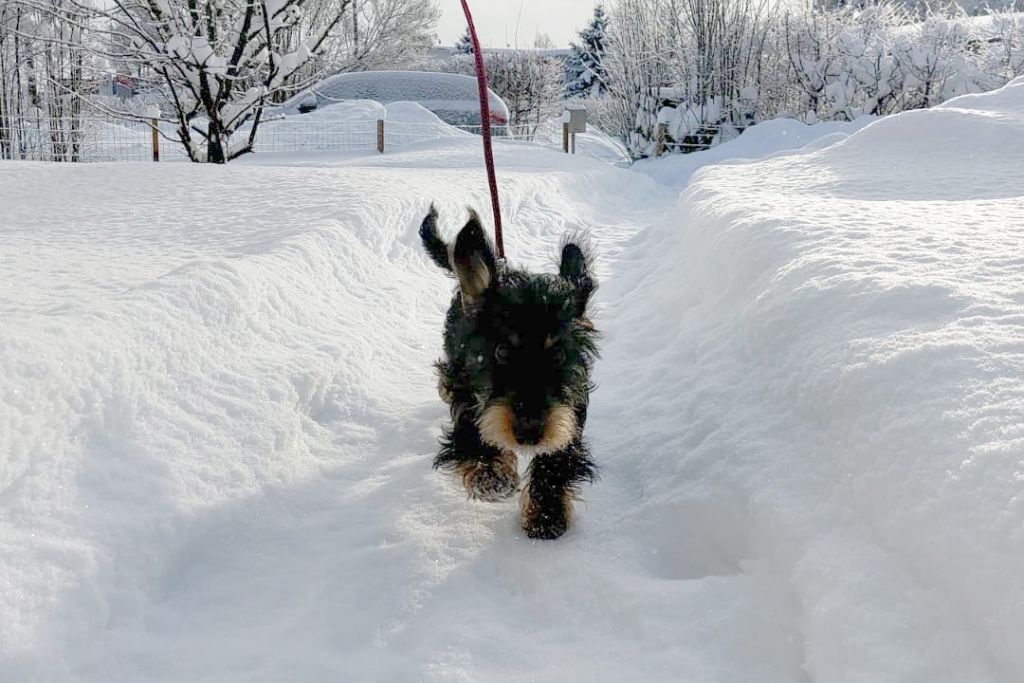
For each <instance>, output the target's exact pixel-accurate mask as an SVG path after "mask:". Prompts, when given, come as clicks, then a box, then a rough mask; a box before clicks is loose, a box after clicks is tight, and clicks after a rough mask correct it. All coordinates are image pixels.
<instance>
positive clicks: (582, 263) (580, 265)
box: [558, 242, 597, 316]
mask: <svg viewBox="0 0 1024 683" xmlns="http://www.w3.org/2000/svg"><path fill="white" fill-rule="evenodd" d="M589 261H590V259H589V257H588V256H587V254H586V252H584V251H583V249H582V248H580V246H579V245H577V244H576V243H575V242H566V243H565V244H564V245H563V246H562V260H561V263H559V266H558V274H559V275H560V276H561V277H562V278H563V279H565V280H568V281H569V282H571V283H572V284H573V285H574V286H575V287H576V315H577V316H581V315H583V314H584V313H585V312H586V310H587V303H588V302H589V301H590V295H591V294H593V293H594V290H595V289H596V288H597V283H595V282H594V278H592V277H591V276H590V262H589Z"/></svg>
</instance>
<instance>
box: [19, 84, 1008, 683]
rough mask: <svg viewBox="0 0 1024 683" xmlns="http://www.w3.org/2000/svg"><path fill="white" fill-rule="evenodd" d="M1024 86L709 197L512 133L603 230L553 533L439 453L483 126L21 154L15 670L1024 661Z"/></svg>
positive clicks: (552, 676)
mask: <svg viewBox="0 0 1024 683" xmlns="http://www.w3.org/2000/svg"><path fill="white" fill-rule="evenodd" d="M1021 111H1024V84H1018V85H1016V86H1014V87H1010V88H1007V89H1004V91H1002V92H1000V93H996V94H994V95H988V96H981V97H977V98H973V99H972V98H964V99H961V100H957V101H955V102H954V103H952V104H951V105H949V106H948V107H946V108H945V109H940V110H933V111H929V112H915V113H912V114H908V115H904V116H899V117H893V118H892V119H888V120H884V121H880V122H877V123H875V124H873V125H871V126H869V127H868V128H866V129H864V130H863V131H861V132H859V133H857V134H856V135H854V136H852V137H850V138H849V139H847V140H845V141H843V142H841V143H840V144H835V145H832V146H826V143H825V142H821V143H819V144H818V147H821V149H819V150H818V151H814V150H813V149H812V150H809V151H806V152H802V153H798V154H789V155H785V156H781V157H777V158H773V159H768V160H764V161H760V162H757V163H751V164H742V165H732V166H720V167H714V168H710V169H706V170H704V171H703V172H701V173H699V174H697V175H696V176H695V177H694V179H693V181H692V183H691V185H690V187H689V189H688V190H687V191H686V192H685V193H684V194H682V195H681V196H680V195H679V192H678V189H679V188H673V187H672V186H671V185H672V183H671V182H670V181H666V182H664V183H661V184H659V183H657V182H655V181H654V180H652V179H651V177H649V176H657V175H658V172H657V170H656V169H654V168H649V169H647V174H646V175H645V174H641V173H636V172H633V171H627V170H619V169H614V168H611V167H608V166H603V165H600V164H598V163H596V162H591V161H587V160H584V159H568V158H566V157H564V156H562V155H558V154H555V153H549V152H544V151H537V150H533V149H527V148H521V147H508V148H503V149H502V150H501V151H500V152H499V157H498V161H499V166H500V171H499V173H500V176H501V182H502V184H503V201H504V207H505V210H506V213H507V219H506V221H507V224H508V228H507V230H508V235H509V236H508V237H507V238H506V239H507V240H508V244H509V250H510V255H511V257H512V258H513V259H514V260H516V261H518V262H525V263H527V264H531V265H535V266H541V265H544V264H546V263H548V262H550V256H551V255H552V254H553V253H554V251H555V245H556V244H557V241H558V239H559V238H560V237H561V235H562V234H563V233H564V232H565V231H566V230H571V229H579V228H586V229H589V230H591V232H592V233H593V235H594V237H595V240H596V242H597V243H598V245H599V247H600V250H601V258H600V262H599V275H600V277H601V283H602V287H601V289H600V290H599V293H598V302H599V304H600V306H601V310H600V314H599V321H600V326H601V327H602V329H603V330H604V332H605V337H604V341H603V350H604V358H603V360H602V361H601V362H600V363H599V366H598V376H597V380H598V382H599V383H600V385H601V386H600V388H599V390H598V391H597V392H596V394H595V396H594V402H593V411H592V417H591V420H590V423H589V425H588V432H589V434H590V437H591V440H592V442H593V444H594V451H595V454H596V456H597V459H598V461H599V462H600V463H601V464H602V466H603V470H602V474H603V479H602V480H601V481H600V482H599V483H598V484H596V485H595V486H593V487H590V488H588V489H587V490H586V491H585V498H586V504H585V505H584V506H583V507H582V508H581V510H580V514H578V515H577V525H576V526H575V527H574V529H573V530H571V531H570V533H569V534H567V535H566V536H565V537H564V538H563V539H561V540H560V541H558V542H555V543H534V542H530V541H528V540H527V539H525V538H523V537H521V536H520V534H519V533H518V528H517V523H516V515H515V505H514V503H509V504H502V505H486V504H482V503H473V502H467V501H466V500H465V496H464V494H463V493H461V492H460V490H459V489H458V488H457V487H456V486H455V485H454V483H453V482H451V481H449V480H448V479H446V478H445V477H443V476H441V475H438V474H436V473H433V472H431V471H430V469H429V463H430V458H431V457H432V454H433V450H434V445H435V438H436V435H437V433H438V429H439V425H440V422H441V420H442V419H443V416H444V409H443V406H442V404H441V403H440V402H439V400H438V399H437V396H436V393H435V389H434V377H433V375H432V372H431V369H430V367H429V364H430V362H431V361H432V360H433V359H434V358H435V357H436V355H437V353H438V351H439V348H440V325H441V320H442V316H443V312H444V309H445V306H446V304H447V300H448V296H449V291H450V289H449V288H450V285H451V283H450V281H449V280H447V279H445V278H444V277H443V276H442V275H441V274H440V273H439V272H438V271H437V270H436V268H434V267H433V266H432V265H430V264H429V263H428V262H427V260H426V258H425V257H424V256H423V254H422V253H421V252H420V248H419V245H418V241H417V236H416V229H417V227H418V223H419V219H420V218H421V217H422V214H423V212H424V211H425V209H426V206H427V205H428V204H429V202H430V201H438V203H439V206H440V209H441V217H442V222H443V225H444V227H445V228H446V230H447V231H448V232H449V234H450V233H451V232H454V230H455V229H456V227H457V224H458V223H459V221H461V220H462V218H463V216H464V213H463V207H464V206H465V205H467V204H470V205H475V206H480V207H484V206H486V204H485V201H486V200H485V192H484V189H483V187H481V185H480V181H481V177H482V174H481V172H480V169H479V166H478V164H479V160H478V154H479V153H478V149H477V146H476V144H475V141H474V140H452V141H449V142H447V143H445V144H444V145H443V146H439V145H433V146H431V145H423V146H420V147H416V148H412V149H409V150H406V151H403V152H401V153H396V154H388V155H384V156H383V157H377V156H362V157H349V158H342V159H336V160H333V161H330V162H323V161H322V160H318V159H316V158H313V157H311V158H309V159H306V160H301V159H300V160H295V161H294V165H292V166H286V165H280V162H273V163H270V164H268V165H262V164H246V165H235V166H232V167H229V168H226V169H225V168H219V169H218V168H196V167H191V166H184V165H181V166H178V165H173V164H167V165H162V166H158V167H157V166H152V165H137V166H131V165H110V166H90V167H65V166H56V165H49V166H47V165H33V164H4V165H0V235H2V242H0V316H2V319H3V327H2V328H0V375H2V376H3V377H4V378H5V379H4V381H3V384H0V548H2V549H3V551H2V553H0V587H2V590H0V615H2V616H0V681H3V683H7V681H11V682H15V681H17V682H20V681H28V680H41V681H90V682H93V681H96V682H98V681H104V682H106V681H124V682H128V681H132V682H135V681H236V680H248V681H337V680H358V681H368V680H370V681H375V680H380V681H487V682H491V681H522V680H535V681H550V680H561V681H623V680H643V681H669V680H680V679H682V680H693V681H716V682H717V681H736V682H737V683H740V682H743V683H746V682H748V681H759V682H769V681H778V682H780V683H781V682H790V681H821V682H832V681H900V682H901V683H903V682H905V681H922V682H924V681H929V682H934V681H957V682H960V681H978V682H982V681H992V682H1006V683H1009V682H1011V681H1019V680H1024V655H1021V650H1020V648H1019V643H1020V642H1024V578H1022V576H1021V574H1020V572H1019V567H1020V566H1021V563H1022V562H1024V496H1022V495H1021V492H1022V491H1024V432H1022V429H1024V427H1022V425H1024V381H1022V379H1021V377H1024V279H1022V278H1021V276H1020V272H1021V268H1022V267H1024V232H1022V231H1024V228H1022V226H1024V199H1022V196H1021V194H1022V190H1021V189H1020V188H1022V187H1024V171H1022V169H1021V166H1022V165H1021V164H1020V162H1019V159H1021V158H1024V143H1022V142H1021V141H1022V140H1024V118H1022V116H1021V114H1020V112H1021ZM840 137H842V136H841V135H840V136H837V137H833V138H830V139H828V140H827V142H828V143H835V142H837V140H838V139H839V138H840ZM741 140H742V138H741ZM936 140H945V141H948V140H955V141H957V144H956V145H947V146H943V147H941V148H939V147H937V145H936ZM738 142H739V141H738ZM738 142H737V143H733V144H738ZM762 151H764V150H762ZM742 154H743V152H742V148H741V147H738V148H737V156H742ZM275 164H278V165H275ZM666 168H668V167H666ZM689 170H690V169H687V175H688V174H689ZM671 175H672V173H671V172H669V171H666V173H665V174H664V176H665V177H666V178H669V177H671Z"/></svg>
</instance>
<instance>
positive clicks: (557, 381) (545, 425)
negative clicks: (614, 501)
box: [420, 206, 597, 539]
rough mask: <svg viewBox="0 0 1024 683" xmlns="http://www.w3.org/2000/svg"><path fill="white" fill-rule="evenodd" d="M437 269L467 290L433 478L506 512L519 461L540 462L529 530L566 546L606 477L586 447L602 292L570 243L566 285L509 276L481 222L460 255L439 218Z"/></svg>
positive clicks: (442, 368)
mask: <svg viewBox="0 0 1024 683" xmlns="http://www.w3.org/2000/svg"><path fill="white" fill-rule="evenodd" d="M420 237H421V238H422V239H423V245H424V247H425V248H426V250H427V253H428V254H430V257H431V259H433V261H434V262H435V263H436V264H437V265H439V266H441V267H442V268H444V269H445V270H448V271H450V272H452V273H454V275H455V277H456V278H457V279H458V282H459V287H458V289H457V290H456V292H455V295H454V297H453V299H452V305H451V308H450V309H449V310H448V315H447V318H446V320H445V328H444V355H445V358H444V359H442V360H441V361H439V362H438V364H437V366H438V371H439V375H440V383H439V389H440V393H441V397H442V398H443V399H444V400H445V401H446V402H447V403H448V404H449V406H450V407H451V417H452V422H451V425H450V426H449V427H448V428H446V429H445V433H444V436H443V438H442V440H441V451H440V453H439V454H438V455H437V457H436V458H435V459H434V467H435V468H441V469H445V470H450V471H453V472H456V473H458V474H459V475H460V476H461V479H462V483H463V484H464V485H465V487H466V490H467V491H468V492H469V495H470V496H471V497H473V498H477V499H481V500H488V501H496V500H502V499H505V498H508V497H509V496H511V495H512V494H513V493H515V491H516V490H517V488H518V487H519V474H518V468H517V465H518V463H517V455H524V456H530V455H532V456H533V460H532V461H531V463H530V466H529V469H528V473H527V481H526V482H525V484H524V486H523V491H522V506H521V509H522V516H523V520H522V522H523V530H524V531H525V532H526V534H527V535H528V536H529V537H530V538H547V539H551V538H558V537H559V536H561V535H562V534H563V533H565V531H566V529H567V528H568V527H569V523H570V520H571V518H572V501H573V498H574V497H576V495H577V494H578V493H579V486H580V484H581V483H582V482H584V481H593V480H594V478H595V476H596V467H595V465H594V463H593V462H592V461H591V460H590V455H589V452H588V450H587V446H586V444H585V443H584V441H583V425H584V422H586V419H587V400H588V394H589V392H590V389H591V385H590V369H591V366H592V364H593V361H594V358H595V357H596V355H597V350H596V346H595V340H596V337H597V333H596V332H595V331H594V327H593V325H592V324H591V322H590V320H589V318H588V317H587V304H588V302H589V300H590V296H591V294H593V292H594V289H595V287H596V284H595V283H594V280H593V278H592V277H591V275H590V273H589V266H590V264H589V262H588V255H587V253H586V252H585V251H584V248H581V247H580V245H578V244H575V243H573V242H571V241H567V242H566V243H565V244H564V246H563V247H562V254H561V263H560V264H559V271H558V274H557V275H549V274H536V275H535V274H531V273H528V272H526V271H523V270H514V269H507V270H506V269H501V270H500V271H499V268H498V264H497V261H496V259H495V256H494V251H493V249H491V244H490V241H489V240H488V239H487V236H486V234H485V232H484V229H483V227H482V226H481V224H480V220H479V219H478V218H477V216H476V214H474V213H471V214H470V218H469V222H467V223H466V225H465V227H463V228H462V230H461V232H459V235H458V237H457V238H456V239H455V243H454V244H453V245H449V244H447V243H445V241H444V240H442V239H441V237H440V235H439V234H438V230H437V211H436V210H435V209H434V207H433V206H431V207H430V212H429V213H428V214H427V216H426V218H424V219H423V224H422V226H421V227H420Z"/></svg>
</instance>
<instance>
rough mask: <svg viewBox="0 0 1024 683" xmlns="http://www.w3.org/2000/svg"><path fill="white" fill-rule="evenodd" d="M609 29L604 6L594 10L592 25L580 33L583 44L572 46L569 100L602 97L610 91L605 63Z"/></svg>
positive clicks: (567, 88) (568, 87)
mask: <svg viewBox="0 0 1024 683" xmlns="http://www.w3.org/2000/svg"><path fill="white" fill-rule="evenodd" d="M607 28H608V15H607V14H605V11H604V7H603V6H602V5H597V6H596V7H594V16H593V18H592V19H591V20H590V24H589V25H588V26H587V27H586V28H585V29H583V30H582V31H580V32H579V37H580V42H579V43H571V44H570V47H571V48H572V52H571V53H570V55H569V60H568V64H567V71H568V84H567V86H566V90H567V92H566V94H567V95H568V96H569V97H582V96H586V95H599V94H601V93H603V92H605V91H606V90H607V88H606V87H605V82H604V81H605V70H604V67H603V66H602V64H601V62H602V60H603V59H604V41H605V32H606V30H607Z"/></svg>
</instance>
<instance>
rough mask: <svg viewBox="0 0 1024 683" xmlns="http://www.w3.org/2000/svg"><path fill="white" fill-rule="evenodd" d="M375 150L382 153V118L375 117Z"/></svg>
mask: <svg viewBox="0 0 1024 683" xmlns="http://www.w3.org/2000/svg"><path fill="white" fill-rule="evenodd" d="M377 151H378V152H380V153H381V154H383V153H384V119H377Z"/></svg>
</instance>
